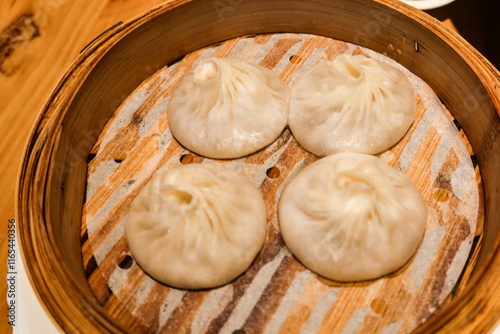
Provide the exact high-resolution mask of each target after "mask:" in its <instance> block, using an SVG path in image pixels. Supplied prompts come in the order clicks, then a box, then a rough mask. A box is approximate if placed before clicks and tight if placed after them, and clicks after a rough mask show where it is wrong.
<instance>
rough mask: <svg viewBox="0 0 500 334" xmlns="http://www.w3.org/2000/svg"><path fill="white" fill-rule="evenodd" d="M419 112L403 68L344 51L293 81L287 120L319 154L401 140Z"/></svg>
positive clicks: (370, 149) (374, 149) (369, 149)
mask: <svg viewBox="0 0 500 334" xmlns="http://www.w3.org/2000/svg"><path fill="white" fill-rule="evenodd" d="M415 114H416V99H415V92H414V90H413V87H412V86H411V84H410V82H409V81H408V79H407V78H406V76H405V75H404V74H403V73H402V72H401V71H399V70H398V69H396V68H394V67H392V66H390V65H387V64H385V63H382V62H379V61H376V60H373V59H371V58H368V57H365V56H362V55H356V56H350V55H340V56H338V57H337V58H335V60H334V61H323V62H320V63H318V64H316V65H314V66H313V67H312V68H311V69H310V70H309V71H307V72H306V73H304V74H303V75H302V76H301V77H300V78H299V79H298V80H297V82H296V83H295V84H294V85H293V87H292V89H291V100H290V115H289V126H290V130H291V131H292V133H293V135H294V137H295V139H296V140H297V141H298V142H299V144H301V145H302V146H303V147H304V148H305V149H307V150H308V151H310V152H312V153H314V154H316V155H318V156H326V155H330V154H333V153H337V152H360V153H367V154H377V153H380V152H382V151H384V150H386V149H388V148H390V147H391V146H393V145H395V144H396V143H397V142H398V141H399V140H401V138H402V137H403V136H404V135H405V133H406V132H407V131H408V129H409V128H410V126H411V124H412V123H413V120H414V119H415Z"/></svg>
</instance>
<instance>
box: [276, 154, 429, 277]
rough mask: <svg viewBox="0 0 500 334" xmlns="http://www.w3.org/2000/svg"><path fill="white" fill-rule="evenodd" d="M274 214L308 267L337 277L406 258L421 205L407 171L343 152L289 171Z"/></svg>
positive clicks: (419, 226)
mask: <svg viewBox="0 0 500 334" xmlns="http://www.w3.org/2000/svg"><path fill="white" fill-rule="evenodd" d="M278 217H279V224H280V229H281V234H282V236H283V239H284V240H285V243H286V245H287V246H288V248H289V249H290V251H291V252H292V253H293V254H294V255H295V256H296V257H297V258H298V259H299V260H300V261H301V262H302V263H303V264H304V265H305V266H306V267H308V268H310V269H311V270H313V271H315V272H316V273H318V274H320V275H322V276H324V277H326V278H329V279H332V280H335V281H360V280H368V279H373V278H377V277H380V276H383V275H386V274H388V273H391V272H393V271H395V270H396V269H398V268H399V267H401V266H402V265H404V264H405V263H406V262H407V261H408V260H409V259H410V257H411V256H412V254H413V253H414V252H415V250H416V249H417V247H418V245H419V244H420V242H421V240H422V237H423V233H424V230H425V224H426V221H427V209H426V206H425V203H424V201H423V199H422V197H421V196H420V193H419V191H418V189H417V188H416V187H415V185H414V184H413V182H412V180H411V179H410V178H409V177H408V176H406V175H405V174H403V173H401V172H399V171H397V170H396V169H394V168H392V167H390V166H389V165H387V164H385V163H384V162H383V161H382V160H380V159H379V158H376V157H374V156H371V155H366V154H361V153H350V152H345V153H338V154H334V155H331V156H328V157H326V158H323V159H320V160H318V161H316V162H314V163H313V164H311V165H310V166H308V167H306V168H304V169H303V170H302V171H301V172H300V173H299V174H298V175H297V176H296V177H295V178H293V179H292V180H291V182H290V183H289V184H288V185H286V187H285V189H284V191H283V193H282V195H281V198H280V202H279V208H278Z"/></svg>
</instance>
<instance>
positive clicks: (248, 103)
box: [167, 57, 290, 159]
mask: <svg viewBox="0 0 500 334" xmlns="http://www.w3.org/2000/svg"><path fill="white" fill-rule="evenodd" d="M289 99H290V91H289V88H288V86H287V84H286V83H285V82H284V81H283V80H282V79H281V78H280V77H279V76H278V75H277V74H275V73H274V72H272V71H271V70H269V69H267V68H264V67H262V66H259V65H254V64H251V63H249V62H246V61H244V60H241V59H230V58H214V57H212V58H208V59H204V60H202V61H200V63H199V64H198V65H197V66H196V67H195V69H194V71H193V72H192V73H190V74H189V75H187V76H186V77H184V78H183V79H182V80H181V81H180V83H179V85H178V86H177V87H176V88H175V89H174V91H173V92H172V95H171V97H170V101H169V103H168V106H167V116H168V121H169V124H170V130H171V131H172V134H173V136H174V137H175V138H176V139H177V140H178V141H179V142H180V143H181V144H182V145H183V146H184V147H186V148H187V149H189V150H191V151H193V152H195V153H198V154H200V155H203V156H206V157H210V158H218V159H232V158H239V157H242V156H245V155H248V154H251V153H253V152H255V151H258V150H259V149H261V148H263V147H265V146H267V145H269V144H271V143H272V142H273V141H274V140H275V139H276V138H277V137H278V136H279V135H280V134H281V132H282V131H283V129H284V128H285V126H286V125H287V121H288V104H289Z"/></svg>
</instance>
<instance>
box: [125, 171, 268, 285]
mask: <svg viewBox="0 0 500 334" xmlns="http://www.w3.org/2000/svg"><path fill="white" fill-rule="evenodd" d="M266 217H267V215H266V206H265V203H264V200H263V198H262V195H261V193H260V191H259V190H258V189H257V188H256V187H255V186H254V185H253V184H252V183H251V182H250V181H248V180H246V179H245V178H244V177H242V176H240V175H239V174H237V173H236V172H234V171H232V170H230V169H227V168H223V167H220V166H216V165H210V164H192V165H185V166H180V167H176V168H174V169H171V170H169V171H167V172H164V173H159V174H157V175H155V176H154V177H153V179H151V181H149V182H148V183H147V184H146V185H145V186H144V187H143V188H142V189H141V191H140V192H139V193H138V195H137V196H136V197H135V198H134V200H133V201H132V204H131V208H130V212H129V215H128V218H127V223H126V225H125V235H126V238H127V243H128V246H129V248H130V252H131V253H132V256H133V257H134V259H135V260H136V261H137V263H138V264H139V265H140V266H141V268H142V269H144V271H145V272H146V273H148V274H149V275H150V276H152V277H153V278H155V279H156V280H158V281H160V282H163V283H165V284H167V285H170V286H173V287H176V288H182V289H205V288H213V287H217V286H220V285H223V284H226V283H228V282H230V281H232V280H234V279H235V278H236V277H238V276H239V275H241V274H242V273H243V272H244V271H245V270H247V269H248V267H249V266H250V265H251V263H252V262H253V260H254V259H255V257H256V256H257V254H258V253H259V251H260V249H261V248H262V246H263V244H264V239H265V236H266V228H267V225H266Z"/></svg>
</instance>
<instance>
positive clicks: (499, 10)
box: [426, 0, 500, 69]
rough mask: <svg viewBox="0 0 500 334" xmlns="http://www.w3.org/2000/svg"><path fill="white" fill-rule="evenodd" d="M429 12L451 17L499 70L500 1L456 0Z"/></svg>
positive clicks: (457, 26)
mask: <svg viewBox="0 0 500 334" xmlns="http://www.w3.org/2000/svg"><path fill="white" fill-rule="evenodd" d="M426 12H427V13H428V14H430V15H432V16H434V17H435V18H437V19H439V20H440V21H444V20H446V19H450V20H451V22H452V23H453V25H454V26H455V28H456V30H457V31H458V32H459V33H460V35H462V36H463V37H464V38H465V39H466V40H467V41H468V42H469V43H470V44H472V46H474V47H475V48H476V49H477V50H478V51H479V52H481V53H482V54H483V56H485V57H486V58H487V59H488V60H489V61H490V62H491V63H492V64H493V65H494V66H495V67H496V68H497V69H500V0H455V1H454V2H452V3H450V4H449V5H446V6H444V7H441V8H437V9H432V10H427V11H426Z"/></svg>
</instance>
